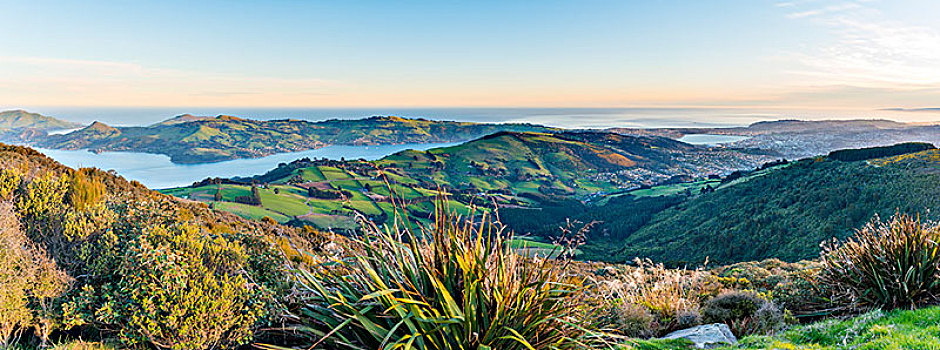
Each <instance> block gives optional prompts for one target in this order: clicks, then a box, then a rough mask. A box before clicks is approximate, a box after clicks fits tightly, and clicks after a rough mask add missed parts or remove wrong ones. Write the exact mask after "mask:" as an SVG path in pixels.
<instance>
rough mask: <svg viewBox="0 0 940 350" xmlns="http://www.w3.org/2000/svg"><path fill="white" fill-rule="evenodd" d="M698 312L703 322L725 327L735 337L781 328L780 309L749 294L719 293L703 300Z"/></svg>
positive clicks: (782, 322) (769, 331) (781, 314)
mask: <svg viewBox="0 0 940 350" xmlns="http://www.w3.org/2000/svg"><path fill="white" fill-rule="evenodd" d="M701 313H702V317H703V319H704V321H705V322H706V323H724V324H727V325H728V326H729V327H730V328H731V330H732V331H733V332H734V333H735V335H738V336H743V335H749V334H767V333H773V332H775V331H777V330H779V329H781V328H782V327H783V326H784V313H783V312H782V311H781V310H780V308H778V307H777V306H776V305H774V303H773V302H771V301H769V300H767V299H766V298H765V297H763V296H761V295H760V294H757V293H755V292H749V291H732V292H724V293H721V294H719V295H718V296H716V297H714V298H712V299H709V300H708V301H706V302H705V304H704V305H703V306H702V309H701Z"/></svg>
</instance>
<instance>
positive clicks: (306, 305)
mask: <svg viewBox="0 0 940 350" xmlns="http://www.w3.org/2000/svg"><path fill="white" fill-rule="evenodd" d="M437 208H438V209H437V214H438V215H436V216H435V217H436V221H435V222H434V223H433V226H431V227H428V228H426V229H422V230H421V231H420V232H415V231H413V230H412V229H410V228H408V227H409V226H408V225H407V224H405V223H402V222H398V223H397V224H396V225H393V226H391V227H388V226H386V228H385V229H384V230H383V229H379V228H378V227H376V226H374V225H371V224H368V223H366V224H364V234H363V236H362V237H361V239H360V240H357V241H354V242H353V244H352V245H351V247H350V248H351V249H353V250H354V251H355V254H354V256H353V257H351V258H350V259H348V260H346V261H344V262H342V264H341V265H339V266H335V267H333V268H329V269H327V268H326V266H321V267H322V268H323V269H321V270H319V271H316V272H306V271H298V277H299V279H300V281H299V285H300V286H301V290H302V291H303V294H301V300H302V304H301V305H300V307H299V310H298V316H297V317H298V318H297V320H298V322H299V323H300V324H301V325H298V326H297V327H295V328H296V329H303V330H307V332H308V334H309V335H310V336H311V337H312V338H315V339H316V342H318V343H320V345H321V346H322V345H326V346H327V347H328V348H342V349H392V348H397V347H403V348H415V349H549V348H552V349H581V348H584V347H586V346H588V345H587V344H586V343H587V342H591V341H593V340H594V339H596V338H593V337H592V336H591V335H592V334H591V333H589V332H588V331H587V330H588V329H590V328H593V327H591V325H589V324H588V323H587V321H585V320H586V319H587V318H586V317H582V315H581V310H579V309H578V307H577V305H574V304H573V300H574V298H575V297H577V295H578V294H579V293H580V291H581V287H580V284H581V281H580V279H576V278H573V277H571V276H566V275H564V272H563V271H564V266H563V261H558V260H551V259H543V260H536V259H532V258H530V257H528V256H525V255H518V254H515V253H514V252H513V251H512V250H511V249H510V247H509V245H508V244H507V243H506V242H507V240H508V237H506V235H504V234H503V233H502V232H500V231H499V230H498V229H496V228H494V226H493V225H490V222H489V221H488V219H487V218H486V216H485V215H484V218H483V219H481V220H473V219H461V218H460V217H458V216H457V215H456V214H454V213H448V212H445V210H444V209H442V208H444V203H443V201H439V203H438V206H437ZM271 348H275V347H271Z"/></svg>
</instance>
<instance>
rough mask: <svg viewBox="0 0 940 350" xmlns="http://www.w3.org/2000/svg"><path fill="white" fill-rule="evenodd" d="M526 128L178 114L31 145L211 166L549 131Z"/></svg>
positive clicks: (100, 126)
mask: <svg viewBox="0 0 940 350" xmlns="http://www.w3.org/2000/svg"><path fill="white" fill-rule="evenodd" d="M549 130H552V129H551V128H547V127H543V126H538V125H531V124H477V123H464V122H452V121H431V120H425V119H406V118H398V117H372V118H365V119H358V120H337V119H333V120H327V121H322V122H310V121H304V120H295V119H284V120H266V121H261V120H251V119H242V118H238V117H233V116H226V115H221V116H217V117H200V116H193V115H188V114H185V115H181V116H177V117H174V118H171V119H168V120H166V121H163V122H160V123H157V124H154V125H150V126H146V127H117V128H115V127H110V126H107V125H105V124H103V123H100V122H96V123H95V124H94V125H91V126H89V127H87V128H85V129H82V130H79V131H76V132H73V133H69V134H65V135H50V136H48V137H45V138H42V139H40V140H37V141H36V143H37V144H38V145H41V146H42V147H47V148H57V149H89V150H91V151H95V152H113V151H127V152H145V153H156V154H166V155H168V156H170V158H171V160H172V161H174V162H177V163H202V162H215V161H222V160H228V159H237V158H255V157H262V156H266V155H271V154H275V153H283V152H295V151H303V150H309V149H315V148H320V147H323V146H327V145H387V144H403V143H444V142H458V141H468V140H472V139H474V138H477V137H480V136H484V135H488V134H491V133H494V132H498V131H549Z"/></svg>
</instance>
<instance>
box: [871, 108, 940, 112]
mask: <svg viewBox="0 0 940 350" xmlns="http://www.w3.org/2000/svg"><path fill="white" fill-rule="evenodd" d="M881 110H882V111H895V112H940V107H933V108H884V109H881Z"/></svg>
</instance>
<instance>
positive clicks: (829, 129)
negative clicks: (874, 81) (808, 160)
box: [609, 119, 940, 159]
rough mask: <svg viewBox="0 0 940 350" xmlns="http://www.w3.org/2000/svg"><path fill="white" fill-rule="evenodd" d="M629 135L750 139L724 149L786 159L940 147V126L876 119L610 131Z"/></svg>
mask: <svg viewBox="0 0 940 350" xmlns="http://www.w3.org/2000/svg"><path fill="white" fill-rule="evenodd" d="M609 131H611V132H617V133H622V134H629V135H658V136H664V137H670V138H680V137H682V136H684V135H690V134H718V135H740V136H748V138H747V139H744V140H741V141H737V142H734V143H731V144H726V145H724V146H730V147H742V148H756V149H761V150H765V151H768V152H774V153H776V154H779V155H780V156H782V157H786V158H790V159H793V158H803V157H810V156H816V155H825V154H828V153H829V152H832V151H834V150H838V149H846V148H862V147H875V146H888V145H893V144H896V143H901V142H930V143H935V144H940V125H930V124H927V125H925V124H920V123H917V124H914V123H900V122H895V121H891V120H884V119H872V120H861V119H860V120H811V121H807V120H777V121H764V122H757V123H753V124H751V125H749V126H747V127H735V128H664V129H622V128H619V129H610V130H609Z"/></svg>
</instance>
